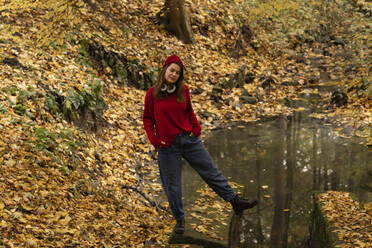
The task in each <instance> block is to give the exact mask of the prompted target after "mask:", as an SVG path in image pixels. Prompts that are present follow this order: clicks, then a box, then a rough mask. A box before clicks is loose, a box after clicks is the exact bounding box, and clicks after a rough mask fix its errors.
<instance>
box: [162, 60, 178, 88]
mask: <svg viewBox="0 0 372 248" xmlns="http://www.w3.org/2000/svg"><path fill="white" fill-rule="evenodd" d="M180 76H181V67H180V66H179V65H178V64H176V63H172V64H170V65H169V66H168V68H167V70H166V71H165V81H167V83H168V84H174V83H176V82H177V81H178V79H179V78H180Z"/></svg>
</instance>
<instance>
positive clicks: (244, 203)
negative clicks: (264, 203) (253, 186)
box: [230, 195, 258, 215]
mask: <svg viewBox="0 0 372 248" xmlns="http://www.w3.org/2000/svg"><path fill="white" fill-rule="evenodd" d="M230 203H231V205H232V207H233V209H234V212H235V214H237V215H241V214H242V213H243V211H244V210H245V209H249V208H253V207H254V206H256V205H257V204H258V200H256V199H254V200H252V201H249V200H247V199H243V198H240V197H239V196H238V195H236V196H235V197H234V198H233V199H232V200H231V201H230Z"/></svg>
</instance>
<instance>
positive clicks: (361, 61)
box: [0, 0, 372, 247]
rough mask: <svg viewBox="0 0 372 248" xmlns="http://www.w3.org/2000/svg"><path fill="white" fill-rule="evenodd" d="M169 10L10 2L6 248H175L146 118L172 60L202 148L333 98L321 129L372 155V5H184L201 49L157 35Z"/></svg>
mask: <svg viewBox="0 0 372 248" xmlns="http://www.w3.org/2000/svg"><path fill="white" fill-rule="evenodd" d="M163 2H164V1H160V0H156V1H137V0H121V1H120V0H113V1H109V2H106V1H99V0H96V1H94V0H91V1H75V2H73V3H72V2H71V1H50V4H49V5H48V6H45V3H42V2H39V1H35V2H32V3H23V2H22V1H16V0H11V1H3V0H0V3H1V4H0V6H1V7H0V78H1V82H2V84H1V86H0V88H1V91H0V135H1V140H0V230H1V233H2V238H1V239H0V247H143V246H145V244H154V247H159V246H165V245H166V244H167V241H168V238H169V235H170V233H171V231H172V226H173V224H174V223H173V220H172V218H170V215H169V212H168V211H167V209H166V206H164V205H162V204H160V205H159V204H158V202H156V201H155V199H156V197H155V196H158V195H162V194H163V193H162V189H161V185H160V184H159V182H158V171H157V167H156V162H155V160H154V158H153V157H152V156H153V151H152V147H151V145H150V144H149V143H148V141H147V138H146V135H145V133H144V130H143V128H142V111H143V100H144V96H145V90H144V88H145V87H146V83H148V82H152V81H151V80H154V78H155V76H156V74H157V72H158V68H159V67H160V66H161V63H162V61H164V59H165V58H166V57H167V56H168V55H170V54H172V53H176V54H178V55H179V56H180V57H181V59H182V60H183V61H184V64H185V65H186V82H187V84H188V85H189V87H190V89H191V92H192V93H193V94H192V103H193V107H194V110H195V112H196V114H197V115H198V117H199V119H200V121H201V122H202V124H203V137H205V135H207V134H208V131H210V130H212V129H214V128H216V127H222V128H223V127H224V126H225V125H226V124H228V123H230V122H232V121H242V122H254V121H257V120H259V119H260V118H261V117H264V116H275V115H280V114H283V115H291V113H293V111H301V109H291V108H289V107H287V106H285V105H284V104H283V102H284V101H283V100H285V99H290V100H291V99H296V98H297V97H298V95H299V94H311V93H314V92H315V91H316V89H315V88H314V86H317V85H335V86H337V89H338V90H337V91H335V92H334V94H332V92H330V93H328V94H326V95H322V98H323V99H324V100H325V102H327V104H325V105H324V106H323V107H322V108H323V110H324V111H323V112H321V113H318V114H316V115H314V116H313V117H314V118H319V119H323V120H324V122H327V123H330V124H332V125H333V126H334V127H335V130H339V131H342V130H345V128H348V129H347V132H346V133H345V132H341V133H340V135H343V136H346V137H350V136H352V135H357V136H359V137H361V138H363V142H364V144H365V145H367V146H371V144H372V139H371V124H372V115H371V109H372V108H371V107H372V106H371V105H372V84H371V76H370V75H371V71H370V68H371V34H370V32H368V30H370V28H371V26H370V25H371V24H370V23H371V17H370V16H371V5H370V2H364V1H357V2H358V3H357V4H355V5H351V4H349V3H348V1H335V2H334V3H328V1H318V2H317V3H311V4H310V3H309V4H307V5H305V4H304V3H302V2H303V1H285V0H271V1H264V3H262V1H251V2H249V4H248V1H243V0H239V1H234V3H233V2H232V1H222V0H221V1H219V0H218V1H211V0H201V1H197V0H188V1H186V5H187V7H188V9H189V11H190V15H191V23H192V27H193V32H194V40H195V42H194V44H183V43H182V42H180V41H179V40H177V38H175V37H174V36H173V35H172V34H170V33H168V32H167V31H165V30H164V27H163V26H162V25H159V24H158V22H157V18H156V15H157V13H158V12H159V11H160V10H161V8H162V5H163ZM359 2H361V3H359ZM273 6H275V7H273ZM314 18H315V19H317V20H318V22H316V23H314V21H313V20H314ZM356 20H358V21H356ZM317 93H318V92H317ZM345 101H347V103H346V102H345ZM349 127H350V128H349ZM226 207H227V208H229V207H228V206H227V205H226ZM369 216H370V215H369ZM366 223H367V224H368V222H366ZM345 247H349V246H345Z"/></svg>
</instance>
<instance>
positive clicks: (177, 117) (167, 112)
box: [143, 85, 201, 148]
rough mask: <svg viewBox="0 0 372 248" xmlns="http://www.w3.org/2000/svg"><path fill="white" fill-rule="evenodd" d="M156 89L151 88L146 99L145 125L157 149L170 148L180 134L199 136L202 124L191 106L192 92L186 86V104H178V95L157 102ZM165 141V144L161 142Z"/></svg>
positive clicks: (173, 94)
mask: <svg viewBox="0 0 372 248" xmlns="http://www.w3.org/2000/svg"><path fill="white" fill-rule="evenodd" d="M153 91H154V88H153V87H152V88H150V89H149V90H148V91H147V93H146V97H145V109H144V111H143V125H144V127H145V131H146V134H147V137H148V138H149V140H150V142H151V144H152V145H153V146H154V147H155V148H159V147H169V146H170V145H171V144H172V142H173V141H174V139H175V138H176V137H177V135H178V134H180V133H182V132H192V133H193V134H194V135H195V136H199V135H200V132H201V127H200V124H199V122H198V120H197V118H196V115H195V113H194V110H193V108H192V106H191V100H190V92H189V89H188V87H187V86H186V85H185V102H181V103H178V102H177V99H176V93H172V94H170V95H169V97H168V98H164V99H162V100H156V99H155V97H154V95H153ZM161 141H164V142H165V144H164V145H163V144H161V143H160V142H161Z"/></svg>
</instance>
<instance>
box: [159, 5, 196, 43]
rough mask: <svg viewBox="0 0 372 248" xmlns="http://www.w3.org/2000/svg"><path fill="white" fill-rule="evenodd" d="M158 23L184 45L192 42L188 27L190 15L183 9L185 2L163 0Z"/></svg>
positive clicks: (192, 38) (189, 27)
mask: <svg viewBox="0 0 372 248" xmlns="http://www.w3.org/2000/svg"><path fill="white" fill-rule="evenodd" d="M162 11H163V13H161V14H160V22H161V23H163V24H164V25H165V29H166V30H168V31H169V32H171V33H174V34H175V35H176V36H177V38H178V39H179V40H181V41H182V42H183V43H185V44H191V43H193V42H194V37H193V33H192V29H191V25H190V15H189V13H188V12H187V10H186V8H185V0H165V3H164V8H163V10H162Z"/></svg>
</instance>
